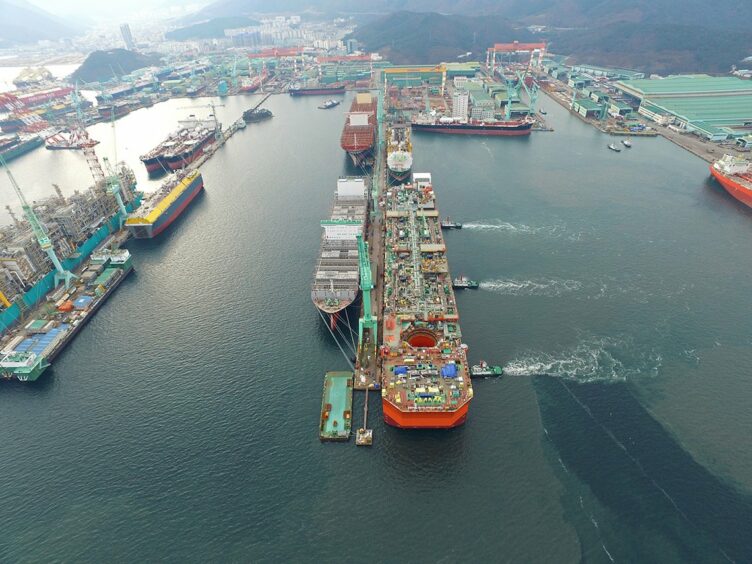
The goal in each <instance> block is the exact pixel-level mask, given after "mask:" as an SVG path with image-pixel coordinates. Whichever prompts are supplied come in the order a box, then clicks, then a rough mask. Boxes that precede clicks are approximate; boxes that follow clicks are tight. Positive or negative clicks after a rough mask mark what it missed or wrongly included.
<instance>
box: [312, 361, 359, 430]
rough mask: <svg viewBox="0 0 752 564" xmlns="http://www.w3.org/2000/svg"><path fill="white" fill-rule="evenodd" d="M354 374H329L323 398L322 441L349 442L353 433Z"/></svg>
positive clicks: (320, 426)
mask: <svg viewBox="0 0 752 564" xmlns="http://www.w3.org/2000/svg"><path fill="white" fill-rule="evenodd" d="M352 395H353V380H352V372H327V373H326V375H325V376H324V393H323V396H322V398H321V421H320V424H319V439H320V440H321V441H347V440H349V439H350V433H351V432H352Z"/></svg>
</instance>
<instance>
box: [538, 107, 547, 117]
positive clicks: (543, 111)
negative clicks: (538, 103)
mask: <svg viewBox="0 0 752 564" xmlns="http://www.w3.org/2000/svg"><path fill="white" fill-rule="evenodd" d="M538 111H540V115H542V116H545V115H546V114H547V113H548V112H547V111H546V110H544V109H543V108H541V109H540V110H538Z"/></svg>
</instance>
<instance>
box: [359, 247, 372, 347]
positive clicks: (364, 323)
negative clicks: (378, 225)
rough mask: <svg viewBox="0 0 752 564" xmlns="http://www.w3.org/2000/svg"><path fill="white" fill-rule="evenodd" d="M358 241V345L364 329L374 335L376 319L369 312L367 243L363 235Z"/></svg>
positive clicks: (370, 286) (369, 274)
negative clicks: (360, 304)
mask: <svg viewBox="0 0 752 564" xmlns="http://www.w3.org/2000/svg"><path fill="white" fill-rule="evenodd" d="M357 241H358V264H359V267H360V289H361V293H362V295H363V317H361V318H360V322H359V323H358V343H359V344H360V345H362V343H363V332H364V329H371V334H372V335H375V334H376V333H375V331H376V317H375V316H374V315H373V314H372V312H371V290H373V278H372V276H371V258H370V255H369V254H368V243H367V242H365V241H364V240H363V234H362V233H359V234H358V235H357Z"/></svg>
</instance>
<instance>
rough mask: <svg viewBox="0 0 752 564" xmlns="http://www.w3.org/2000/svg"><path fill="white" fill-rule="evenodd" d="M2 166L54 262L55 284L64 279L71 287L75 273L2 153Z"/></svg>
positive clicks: (39, 238)
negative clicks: (59, 253)
mask: <svg viewBox="0 0 752 564" xmlns="http://www.w3.org/2000/svg"><path fill="white" fill-rule="evenodd" d="M0 166H3V167H4V168H5V172H6V174H7V175H8V178H9V179H10V184H11V186H13V190H15V192H16V195H17V196H18V199H19V200H20V201H21V209H22V210H23V213H24V215H25V216H26V220H27V221H28V222H29V225H31V229H32V231H33V232H34V236H35V237H36V238H37V241H38V242H39V246H40V247H41V248H42V250H43V251H44V252H45V253H47V256H48V257H49V259H50V261H52V264H53V265H54V267H55V284H56V285H57V284H58V283H59V282H60V281H62V282H64V283H65V288H66V289H68V287H70V283H71V281H73V279H74V278H76V276H75V274H73V273H72V272H70V271H69V270H66V269H65V268H63V265H62V263H61V262H60V259H59V258H58V257H57V253H56V252H55V248H54V247H53V246H52V241H50V238H49V236H48V235H47V231H46V230H45V228H44V225H42V222H41V221H39V218H38V217H37V215H36V214H35V213H34V209H33V208H32V207H31V206H30V205H29V203H28V202H27V201H26V198H25V197H24V195H23V192H21V187H20V186H19V185H18V183H17V182H16V179H15V177H14V176H13V174H12V173H11V171H10V169H9V168H8V163H7V162H5V158H4V157H3V156H2V155H0Z"/></svg>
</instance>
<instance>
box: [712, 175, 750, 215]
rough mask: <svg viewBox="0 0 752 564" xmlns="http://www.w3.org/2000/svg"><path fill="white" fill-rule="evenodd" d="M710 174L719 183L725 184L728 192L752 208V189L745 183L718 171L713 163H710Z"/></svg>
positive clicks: (724, 186)
mask: <svg viewBox="0 0 752 564" xmlns="http://www.w3.org/2000/svg"><path fill="white" fill-rule="evenodd" d="M710 174H712V175H713V178H715V179H716V180H717V181H718V183H719V184H720V185H721V186H723V188H724V190H726V192H728V193H729V194H731V195H732V196H733V197H734V198H736V199H737V200H739V201H740V202H741V203H743V204H745V205H747V206H749V207H751V208H752V190H750V189H749V188H747V187H745V186H744V185H743V184H741V183H739V182H736V181H734V180H732V179H731V178H729V177H728V176H724V175H723V174H721V173H720V172H719V171H717V170H716V169H715V167H714V166H713V165H710Z"/></svg>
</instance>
